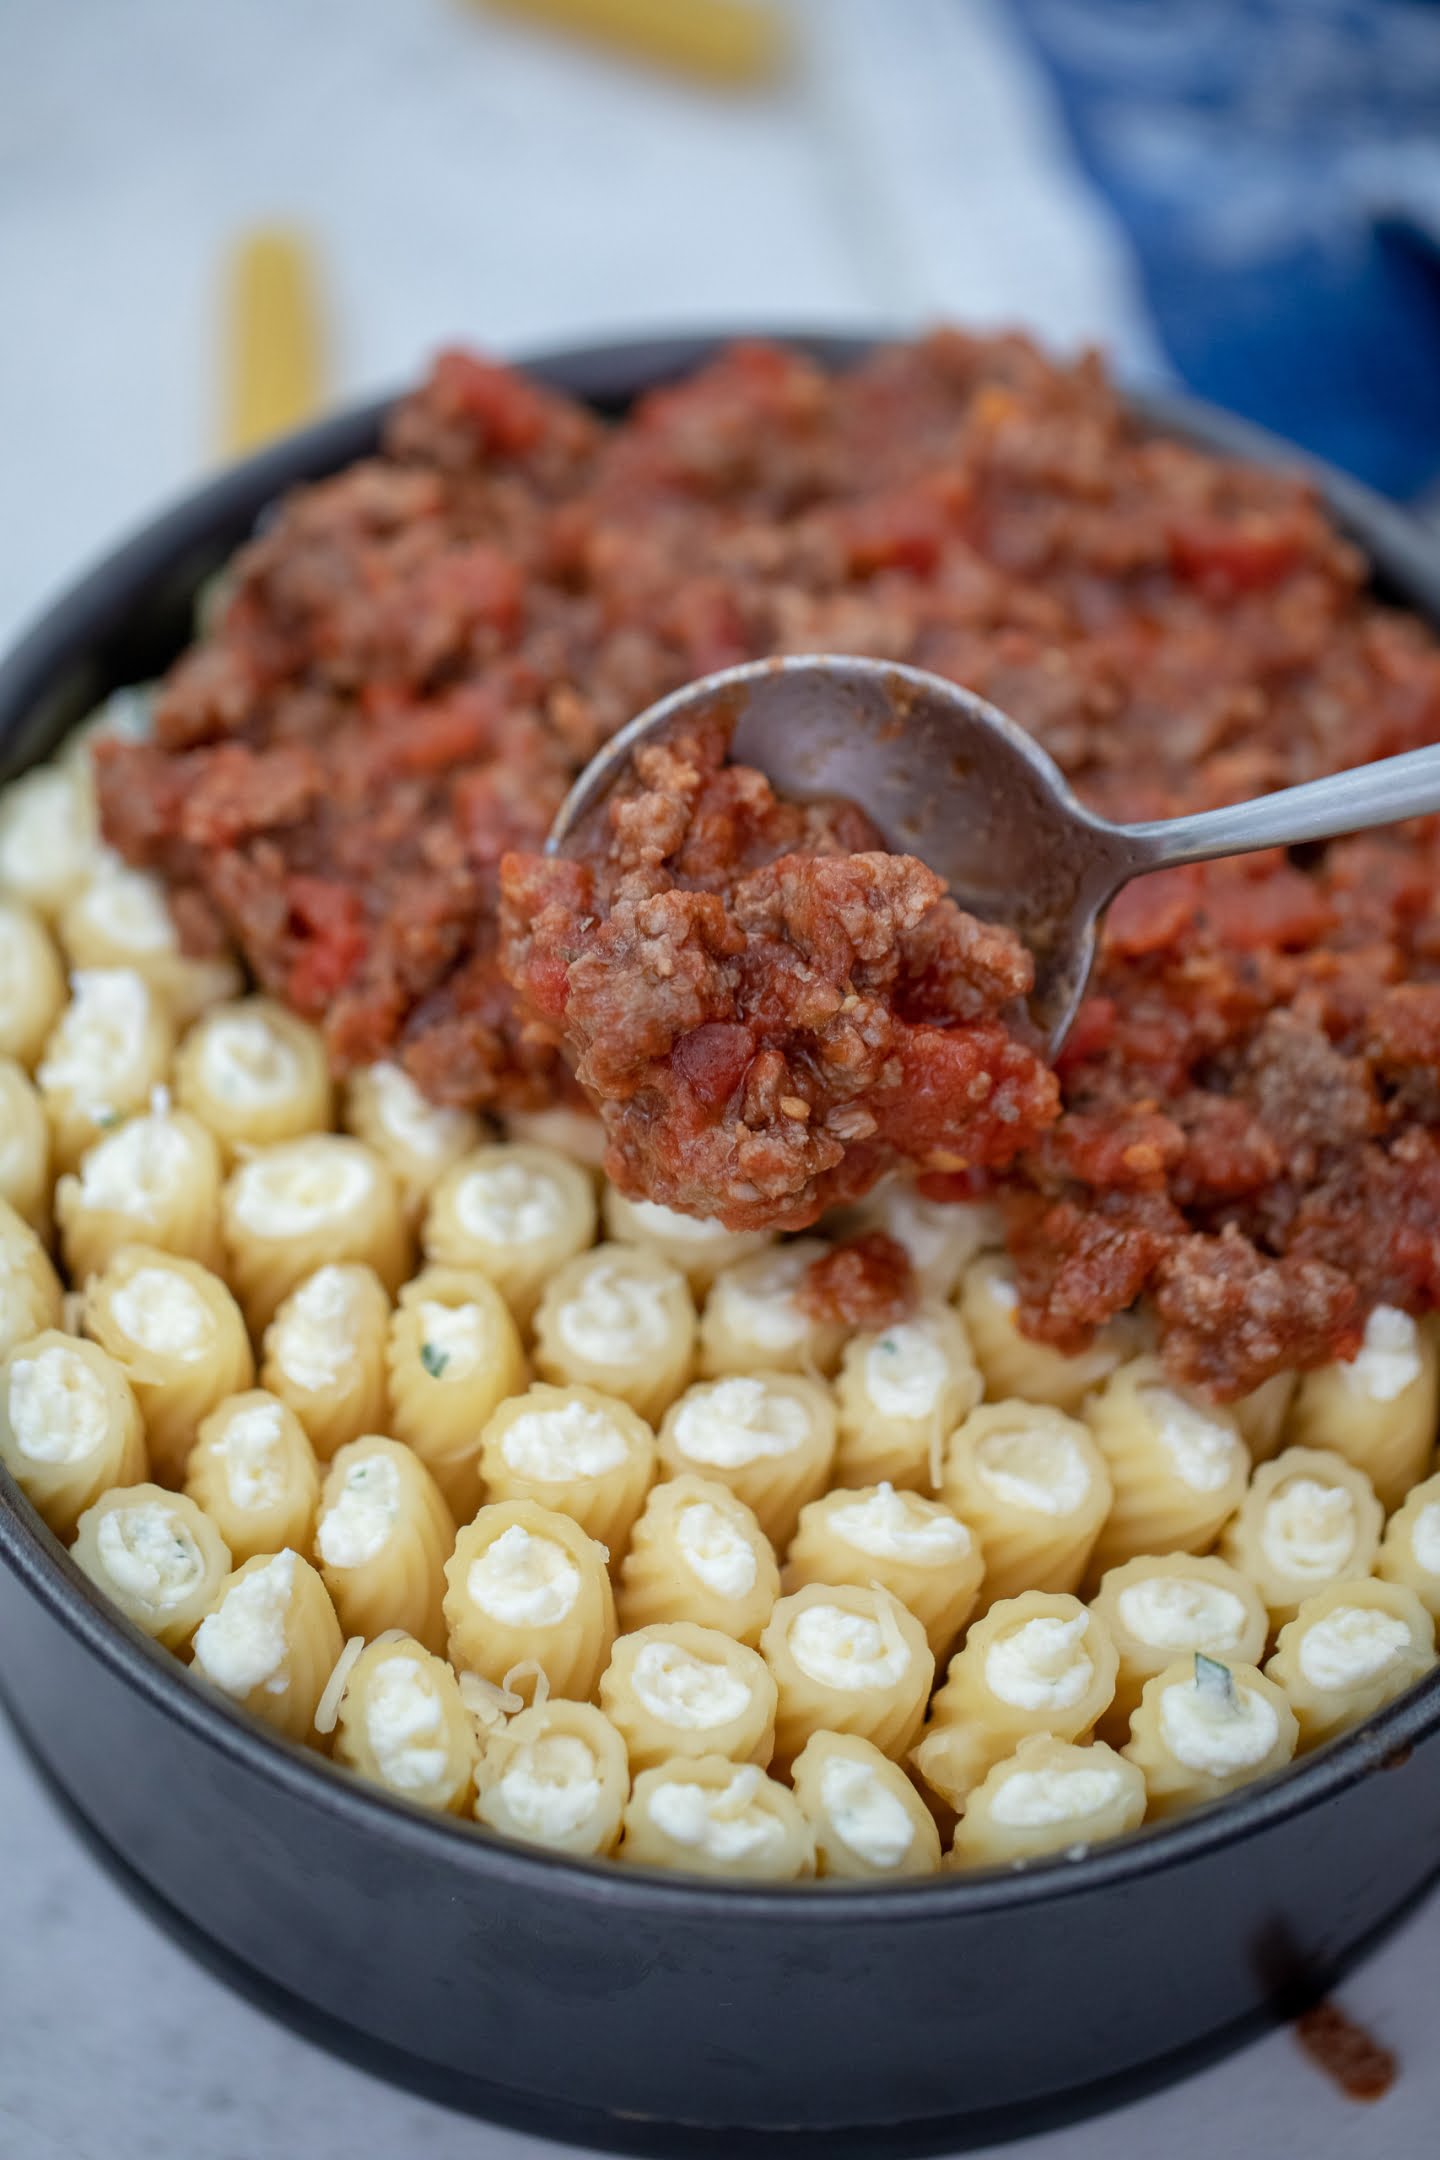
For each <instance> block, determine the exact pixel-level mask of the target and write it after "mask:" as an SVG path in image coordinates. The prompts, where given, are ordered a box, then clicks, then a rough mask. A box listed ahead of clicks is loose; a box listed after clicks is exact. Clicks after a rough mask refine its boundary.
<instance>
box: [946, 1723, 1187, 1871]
mask: <svg viewBox="0 0 1440 2160" xmlns="http://www.w3.org/2000/svg"><path fill="white" fill-rule="evenodd" d="M1145 1798H1146V1795H1145V1778H1144V1775H1143V1773H1142V1771H1141V1770H1140V1768H1139V1766H1138V1765H1137V1764H1135V1763H1133V1762H1130V1761H1128V1760H1127V1759H1126V1758H1125V1756H1123V1755H1117V1754H1116V1752H1115V1750H1114V1749H1113V1748H1112V1747H1107V1746H1106V1744H1105V1742H1104V1741H1103V1740H1093V1741H1089V1742H1085V1743H1077V1742H1075V1741H1073V1740H1057V1739H1056V1738H1055V1736H1054V1734H1053V1733H1027V1735H1026V1737H1025V1738H1024V1739H1023V1740H1022V1741H1021V1742H1020V1744H1019V1745H1018V1747H1017V1748H1016V1750H1015V1752H1014V1754H1013V1755H1007V1756H1006V1757H1005V1759H1004V1760H1003V1761H1002V1762H998V1763H995V1764H993V1765H992V1766H991V1768H990V1769H989V1770H987V1771H986V1773H985V1776H984V1778H983V1779H982V1781H981V1783H980V1784H979V1785H977V1786H976V1788H975V1790H974V1791H973V1792H972V1793H971V1794H970V1795H969V1797H968V1799H967V1800H966V1802H965V1812H964V1814H963V1815H962V1816H961V1818H960V1821H959V1824H958V1826H957V1828H956V1831H955V1842H954V1845H953V1846H952V1847H951V1860H952V1863H953V1865H954V1866H956V1867H960V1868H973V1867H1001V1866H1014V1864H1015V1863H1016V1862H1017V1861H1021V1860H1040V1859H1043V1858H1044V1857H1045V1856H1046V1855H1047V1854H1049V1853H1058V1852H1063V1853H1066V1854H1070V1855H1075V1854H1077V1853H1079V1852H1083V1851H1087V1850H1088V1849H1089V1847H1090V1846H1092V1845H1098V1844H1100V1843H1102V1842H1103V1841H1104V1840H1105V1839H1107V1838H1113V1837H1121V1836H1123V1835H1124V1833H1125V1832H1126V1831H1127V1830H1138V1829H1139V1827H1140V1824H1141V1822H1142V1821H1143V1819H1144V1815H1145Z"/></svg>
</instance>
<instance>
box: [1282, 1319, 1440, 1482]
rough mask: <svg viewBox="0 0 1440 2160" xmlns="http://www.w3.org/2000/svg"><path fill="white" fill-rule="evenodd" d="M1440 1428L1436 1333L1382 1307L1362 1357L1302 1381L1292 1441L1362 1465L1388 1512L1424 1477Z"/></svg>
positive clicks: (1439, 1362) (1292, 1414)
mask: <svg viewBox="0 0 1440 2160" xmlns="http://www.w3.org/2000/svg"><path fill="white" fill-rule="evenodd" d="M1437 1422H1440V1357H1437V1354H1436V1347H1435V1336H1434V1333H1433V1331H1432V1330H1431V1329H1430V1328H1427V1327H1422V1326H1421V1325H1420V1324H1419V1323H1418V1322H1417V1321H1415V1320H1412V1319H1411V1317H1410V1315H1409V1313H1407V1312H1401V1311H1399V1310H1398V1308H1397V1307H1396V1306H1394V1305H1377V1306H1376V1307H1375V1309H1374V1311H1373V1312H1372V1313H1371V1314H1370V1317H1369V1319H1368V1320H1367V1321H1366V1322H1365V1336H1364V1341H1363V1343H1362V1345H1361V1348H1360V1351H1359V1354H1358V1356H1356V1357H1354V1358H1352V1359H1351V1360H1350V1361H1349V1363H1348V1364H1347V1363H1335V1364H1331V1365H1321V1366H1319V1367H1317V1368H1316V1370H1315V1371H1313V1372H1307V1373H1302V1374H1301V1377H1300V1385H1299V1388H1298V1390H1297V1392H1296V1396H1295V1402H1294V1406H1293V1408H1292V1409H1291V1412H1290V1438H1291V1439H1292V1440H1295V1441H1298V1442H1299V1443H1300V1444H1301V1445H1302V1446H1305V1447H1314V1448H1329V1449H1331V1450H1332V1451H1333V1452H1334V1453H1335V1454H1337V1455H1343V1456H1344V1457H1345V1460H1346V1461H1347V1462H1352V1463H1354V1465H1355V1467H1356V1469H1357V1470H1363V1471H1364V1472H1365V1475H1366V1476H1367V1477H1368V1478H1369V1480H1370V1482H1371V1484H1372V1485H1373V1486H1374V1488H1375V1491H1376V1492H1377V1493H1378V1495H1379V1497H1380V1503H1381V1505H1382V1507H1384V1508H1386V1509H1387V1510H1388V1509H1390V1508H1396V1507H1398V1506H1399V1505H1400V1502H1401V1501H1402V1500H1403V1499H1404V1497H1405V1495H1406V1493H1407V1492H1408V1491H1409V1490H1410V1487H1411V1486H1412V1485H1413V1484H1414V1483H1415V1481H1416V1479H1417V1478H1420V1477H1423V1476H1424V1474H1425V1471H1426V1469H1427V1467H1428V1465H1429V1462H1430V1457H1431V1455H1432V1454H1433V1452H1434V1448H1435V1431H1436V1424H1437Z"/></svg>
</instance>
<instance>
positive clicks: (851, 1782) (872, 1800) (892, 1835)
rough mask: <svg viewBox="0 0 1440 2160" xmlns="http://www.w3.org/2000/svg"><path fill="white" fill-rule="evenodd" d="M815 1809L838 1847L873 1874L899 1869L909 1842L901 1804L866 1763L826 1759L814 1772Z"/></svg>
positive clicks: (911, 1833) (911, 1830) (910, 1829)
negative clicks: (817, 1793) (821, 1811)
mask: <svg viewBox="0 0 1440 2160" xmlns="http://www.w3.org/2000/svg"><path fill="white" fill-rule="evenodd" d="M820 1805H821V1806H822V1807H823V1808H824V1810H825V1813H826V1815H827V1816H828V1817H829V1818H830V1822H831V1824H832V1826H833V1828H834V1831H835V1835H836V1836H837V1837H838V1838H839V1840H840V1842H841V1843H842V1845H848V1846H849V1848H850V1850H851V1852H853V1853H854V1854H855V1855H856V1857H857V1858H858V1859H861V1860H863V1861H865V1863H866V1864H867V1866H869V1867H874V1868H894V1867H899V1865H900V1862H901V1861H902V1860H903V1859H904V1858H905V1855H906V1853H908V1852H909V1850H910V1847H911V1846H912V1845H913V1843H914V1842H915V1825H914V1823H913V1822H912V1821H911V1820H910V1816H909V1813H908V1811H907V1809H906V1808H905V1805H904V1803H903V1801H901V1800H900V1799H899V1798H898V1796H897V1795H896V1794H895V1793H893V1792H891V1791H890V1789H889V1787H888V1786H887V1785H886V1784H885V1782H884V1780H883V1779H882V1778H881V1777H880V1776H879V1775H878V1774H877V1772H876V1771H875V1769H874V1767H873V1766H872V1765H871V1764H870V1763H863V1762H856V1761H855V1759H854V1758H853V1756H849V1755H831V1756H829V1757H828V1758H827V1759H826V1761H825V1762H823V1763H822V1764H821V1766H820Z"/></svg>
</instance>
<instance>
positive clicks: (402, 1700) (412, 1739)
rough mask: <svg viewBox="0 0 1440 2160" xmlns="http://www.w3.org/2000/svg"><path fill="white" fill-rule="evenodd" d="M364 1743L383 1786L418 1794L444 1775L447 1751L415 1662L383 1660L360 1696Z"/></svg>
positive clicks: (439, 1717) (432, 1698)
mask: <svg viewBox="0 0 1440 2160" xmlns="http://www.w3.org/2000/svg"><path fill="white" fill-rule="evenodd" d="M365 1737H366V1739H367V1740H368V1741H369V1742H370V1749H371V1753H372V1754H373V1755H374V1757H375V1762H376V1765H377V1767H378V1769H379V1771H380V1774H381V1776H382V1777H383V1778H384V1780H385V1782H386V1784H387V1785H390V1786H393V1787H394V1789H395V1791H396V1792H423V1791H424V1790H425V1789H426V1787H427V1786H431V1785H434V1784H436V1783H437V1782H438V1781H439V1779H441V1778H443V1777H444V1775H445V1771H446V1767H447V1765H448V1763H449V1760H450V1757H449V1751H448V1749H447V1748H446V1746H445V1720H444V1717H443V1714H442V1712H441V1708H440V1703H439V1700H438V1698H437V1696H436V1694H435V1691H434V1689H433V1687H432V1686H431V1684H430V1681H429V1677H428V1675H427V1674H426V1671H425V1668H424V1666H423V1665H421V1663H420V1662H419V1660H418V1658H412V1657H389V1658H382V1659H381V1660H380V1662H379V1664H378V1665H377V1666H376V1667H375V1671H374V1673H373V1675H372V1677H371V1680H370V1685H369V1688H368V1689H367V1691H366V1696H365Z"/></svg>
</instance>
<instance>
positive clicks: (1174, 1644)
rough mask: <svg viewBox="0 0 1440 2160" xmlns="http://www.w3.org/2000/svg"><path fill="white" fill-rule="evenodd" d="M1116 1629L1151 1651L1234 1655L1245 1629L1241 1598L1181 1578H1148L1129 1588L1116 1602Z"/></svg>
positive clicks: (1219, 1585)
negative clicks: (1144, 1644) (1191, 1651)
mask: <svg viewBox="0 0 1440 2160" xmlns="http://www.w3.org/2000/svg"><path fill="white" fill-rule="evenodd" d="M1116 1609H1117V1611H1118V1613H1119V1616H1120V1624H1121V1626H1122V1627H1123V1628H1124V1629H1125V1630H1126V1632H1127V1633H1128V1634H1129V1635H1131V1636H1133V1637H1134V1639H1135V1641H1136V1642H1142V1643H1148V1644H1149V1645H1150V1647H1151V1648H1152V1649H1154V1650H1173V1651H1174V1652H1175V1653H1176V1654H1177V1655H1178V1654H1180V1653H1181V1652H1183V1651H1186V1650H1207V1651H1215V1650H1233V1649H1234V1648H1235V1647H1236V1645H1237V1644H1238V1643H1239V1641H1240V1637H1241V1635H1242V1634H1243V1633H1244V1629H1245V1603H1244V1600H1243V1598H1239V1597H1237V1596H1236V1595H1235V1592H1234V1591H1233V1590H1227V1589H1226V1588H1225V1587H1224V1585H1223V1584H1222V1583H1212V1582H1205V1581H1203V1580H1197V1579H1195V1578H1194V1577H1187V1576H1184V1575H1151V1576H1147V1577H1146V1578H1144V1579H1143V1580H1142V1581H1140V1582H1134V1583H1129V1584H1127V1585H1126V1587H1125V1589H1123V1590H1122V1591H1121V1592H1120V1595H1119V1598H1118V1599H1117V1600H1116Z"/></svg>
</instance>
